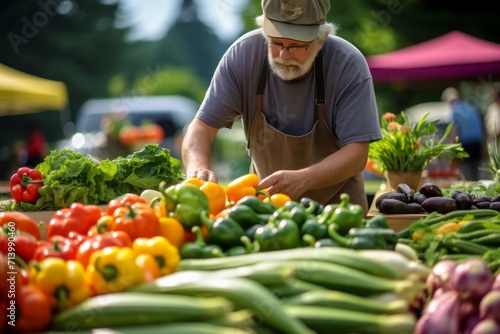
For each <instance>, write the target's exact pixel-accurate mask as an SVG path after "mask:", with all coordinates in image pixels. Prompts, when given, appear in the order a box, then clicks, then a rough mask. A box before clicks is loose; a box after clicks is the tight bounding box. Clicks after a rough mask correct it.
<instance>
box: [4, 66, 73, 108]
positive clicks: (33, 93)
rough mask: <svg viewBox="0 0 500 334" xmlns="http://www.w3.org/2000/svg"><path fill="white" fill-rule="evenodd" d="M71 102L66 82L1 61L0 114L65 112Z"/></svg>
mask: <svg viewBox="0 0 500 334" xmlns="http://www.w3.org/2000/svg"><path fill="white" fill-rule="evenodd" d="M67 104H68V92H67V89H66V85H65V84H64V83H63V82H59V81H53V80H48V79H43V78H39V77H36V76H33V75H30V74H27V73H23V72H20V71H18V70H15V69H13V68H10V67H7V66H5V65H3V64H0V116H5V115H19V114H30V113H34V112H39V111H44V110H58V111H62V110H64V109H65V108H66V107H67Z"/></svg>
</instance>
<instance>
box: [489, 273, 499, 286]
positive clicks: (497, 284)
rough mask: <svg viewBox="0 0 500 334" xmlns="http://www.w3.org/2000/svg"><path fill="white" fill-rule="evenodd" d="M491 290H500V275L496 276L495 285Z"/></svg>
mask: <svg viewBox="0 0 500 334" xmlns="http://www.w3.org/2000/svg"><path fill="white" fill-rule="evenodd" d="M491 290H500V273H498V274H496V275H495V279H494V280H493V285H492V286H491Z"/></svg>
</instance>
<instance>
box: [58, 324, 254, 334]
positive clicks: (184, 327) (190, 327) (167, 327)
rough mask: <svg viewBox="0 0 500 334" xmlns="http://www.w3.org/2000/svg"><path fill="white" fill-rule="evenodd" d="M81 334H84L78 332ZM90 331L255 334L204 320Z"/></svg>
mask: <svg viewBox="0 0 500 334" xmlns="http://www.w3.org/2000/svg"><path fill="white" fill-rule="evenodd" d="M78 333H79V334H84V333H82V332H78ZM90 333H99V334H137V333H141V334H159V333H168V334H186V333H189V334H254V333H255V332H254V331H253V330H251V329H244V328H236V327H227V326H219V325H214V324H207V323H202V322H194V321H193V322H179V323H172V324H157V325H147V326H127V327H111V328H96V329H94V330H93V331H92V332H89V334H90ZM48 334H52V333H48Z"/></svg>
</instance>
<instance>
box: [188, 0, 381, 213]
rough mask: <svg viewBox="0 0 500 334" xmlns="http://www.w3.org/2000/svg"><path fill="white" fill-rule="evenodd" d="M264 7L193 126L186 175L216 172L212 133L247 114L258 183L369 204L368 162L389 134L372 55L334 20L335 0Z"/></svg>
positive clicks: (272, 1) (273, 1) (272, 2)
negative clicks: (375, 144)
mask: <svg viewBox="0 0 500 334" xmlns="http://www.w3.org/2000/svg"><path fill="white" fill-rule="evenodd" d="M262 9H263V12H264V14H263V15H262V16H260V17H258V18H257V23H258V25H259V26H260V27H261V29H257V30H254V31H251V32H249V33H247V34H245V35H243V36H242V37H240V38H239V39H238V40H237V41H236V42H235V43H234V44H233V45H232V46H231V47H230V48H229V50H227V52H226V53H225V55H224V56H223V58H222V60H221V61H220V63H219V66H218V67H217V70H216V71H215V74H214V77H213V79H212V82H211V84H210V87H209V89H208V91H207V93H206V96H205V99H204V101H203V103H202V105H201V106H200V109H199V111H198V113H197V116H196V118H195V119H194V120H193V122H192V123H191V124H190V125H189V127H188V129H187V132H186V135H185V137H184V142H183V149H182V158H183V163H184V166H185V168H186V175H187V177H198V178H201V179H204V180H210V181H215V182H217V181H218V179H217V176H216V175H215V173H214V172H213V171H211V170H210V152H211V145H212V141H213V140H214V137H215V136H216V134H217V132H218V130H219V129H220V128H222V127H228V128H230V127H231V126H232V125H233V122H234V121H235V120H237V119H238V118H241V119H242V121H243V126H244V129H245V135H246V139H247V149H248V152H249V154H250V157H251V159H252V166H251V171H252V172H255V173H257V174H258V175H259V177H260V180H261V182H260V184H259V186H258V188H259V189H267V190H268V191H269V193H270V194H274V193H285V194H288V195H289V196H290V197H291V198H293V199H295V200H298V199H300V198H302V197H309V198H312V199H314V200H317V201H319V202H320V203H323V204H327V203H339V202H340V195H341V194H342V193H348V194H349V195H350V198H351V203H357V204H360V205H362V206H363V208H364V209H365V212H367V209H368V208H367V206H368V205H367V199H366V193H365V190H364V180H363V176H362V171H363V169H364V167H365V165H366V161H367V155H368V145H369V143H370V142H371V141H374V140H378V139H380V138H381V135H380V126H379V117H378V112H377V107H376V101H375V94H374V89H373V83H372V79H371V75H370V71H369V69H368V66H367V64H366V61H365V58H364V57H363V55H362V54H361V53H360V52H359V50H357V49H356V48H355V47H354V46H353V45H351V44H350V43H348V42H347V41H345V40H343V39H341V38H339V37H336V36H335V31H336V27H335V26H334V25H333V24H331V23H327V22H326V14H327V13H328V11H329V10H330V1H329V0H281V1H280V0H263V1H262ZM269 69H270V70H269Z"/></svg>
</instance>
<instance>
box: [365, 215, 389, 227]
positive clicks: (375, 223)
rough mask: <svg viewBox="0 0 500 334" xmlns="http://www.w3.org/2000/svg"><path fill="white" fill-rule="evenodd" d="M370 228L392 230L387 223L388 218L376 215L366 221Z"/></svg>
mask: <svg viewBox="0 0 500 334" xmlns="http://www.w3.org/2000/svg"><path fill="white" fill-rule="evenodd" d="M365 226H366V227H368V228H391V227H390V226H389V223H388V222H387V218H385V217H384V216H381V215H376V216H374V217H372V218H370V219H368V220H367V221H366V225H365Z"/></svg>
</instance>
